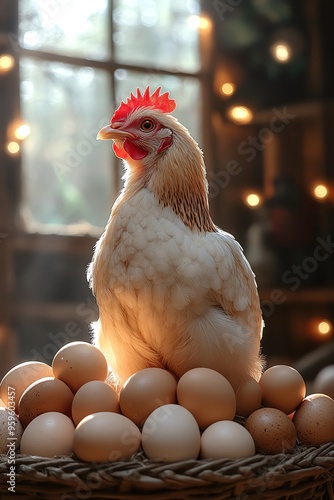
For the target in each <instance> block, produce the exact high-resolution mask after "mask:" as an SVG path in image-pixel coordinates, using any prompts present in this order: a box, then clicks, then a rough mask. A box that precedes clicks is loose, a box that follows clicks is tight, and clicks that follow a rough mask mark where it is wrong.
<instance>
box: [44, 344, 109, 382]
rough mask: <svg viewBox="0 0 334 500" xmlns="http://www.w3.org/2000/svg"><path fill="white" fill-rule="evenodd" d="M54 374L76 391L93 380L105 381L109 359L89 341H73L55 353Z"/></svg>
mask: <svg viewBox="0 0 334 500" xmlns="http://www.w3.org/2000/svg"><path fill="white" fill-rule="evenodd" d="M52 369H53V373H54V376H55V377H56V378H59V380H62V381H63V382H65V384H67V385H68V386H69V388H70V389H71V390H72V391H73V392H76V391H77V390H78V389H79V387H81V386H82V385H84V384H86V383H87V382H90V381H91V380H101V381H102V382H104V381H105V380H106V378H107V375H108V364H107V360H106V358H105V357H104V355H103V354H102V352H101V351H100V350H99V349H98V348H97V347H95V346H94V345H92V344H89V343H88V342H79V341H78V342H71V343H70V344H67V345H65V346H64V347H62V348H61V349H59V351H58V352H57V353H56V354H55V357H54V358H53V361H52Z"/></svg>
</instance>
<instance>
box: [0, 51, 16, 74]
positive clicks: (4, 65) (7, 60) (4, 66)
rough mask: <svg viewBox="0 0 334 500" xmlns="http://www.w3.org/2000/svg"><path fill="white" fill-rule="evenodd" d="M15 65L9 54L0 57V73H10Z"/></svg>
mask: <svg viewBox="0 0 334 500" xmlns="http://www.w3.org/2000/svg"><path fill="white" fill-rule="evenodd" d="M14 64H15V59H14V57H13V56H11V55H10V54H1V55H0V73H7V71H10V70H11V69H12V68H13V67H14Z"/></svg>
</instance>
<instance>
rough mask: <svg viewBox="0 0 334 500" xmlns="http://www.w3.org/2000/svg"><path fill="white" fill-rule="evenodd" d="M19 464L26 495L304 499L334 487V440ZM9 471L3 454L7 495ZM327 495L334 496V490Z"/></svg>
mask: <svg viewBox="0 0 334 500" xmlns="http://www.w3.org/2000/svg"><path fill="white" fill-rule="evenodd" d="M15 466H16V492H17V493H19V494H20V495H25V496H21V497H20V498H41V499H42V498H43V499H44V500H49V499H50V500H51V499H58V498H59V499H61V500H67V499H74V498H80V496H79V497H78V496H75V494H76V492H78V491H81V492H86V493H87V494H88V490H89V491H90V496H89V498H91V499H100V498H101V499H102V498H104V499H108V498H109V499H111V498H126V499H129V500H130V499H131V498H140V494H143V495H144V496H143V497H142V498H147V497H150V498H151V497H152V498H153V497H154V495H156V494H158V496H157V497H156V498H161V499H163V498H166V499H167V498H174V499H176V498H203V497H201V494H202V493H203V491H204V492H205V494H206V495H208V498H217V499H224V498H243V497H242V495H244V498H247V500H248V499H251V498H272V499H274V498H285V497H284V495H289V498H299V497H298V495H301V496H300V498H301V499H302V500H304V499H305V498H326V496H324V497H317V496H316V492H317V489H318V491H320V488H325V489H326V490H328V491H331V492H333V484H334V442H331V443H326V444H324V445H321V446H319V447H305V446H297V447H296V448H295V449H294V450H293V451H292V452H290V453H279V454H276V455H262V454H256V455H254V456H253V457H248V458H242V459H228V458H223V459H216V460H212V459H198V460H183V461H180V462H173V463H166V462H161V461H160V462H159V461H152V460H149V459H147V458H146V457H145V456H144V454H143V453H142V452H139V453H137V454H136V455H134V456H133V457H132V458H131V460H128V461H118V462H101V463H87V462H83V461H80V460H78V459H77V458H76V457H75V456H74V455H71V456H61V457H55V458H45V457H36V456H31V455H22V454H18V455H17V456H16V458H15ZM7 472H8V458H7V456H6V455H0V493H2V494H3V495H4V494H5V493H6V491H7V489H8V487H7V486H8V485H7V484H6V481H7V479H8V478H7V476H6V473H7ZM259 492H260V495H261V496H259ZM331 492H330V493H328V495H332V493H331ZM267 494H268V495H269V494H270V496H266V495H267ZM326 494H327V493H326ZM36 495H37V496H36ZM38 495H39V496H38ZM57 495H58V496H57ZM92 495H94V496H92ZM96 495H97V496H96ZM124 495H125V496H124ZM132 495H133V496H132ZM230 495H231V496H230ZM256 495H257V496H256ZM275 495H276V496H275ZM277 495H278V496H277ZM279 495H280V496H279ZM293 495H297V496H295V497H293ZM306 495H308V496H306ZM82 497H83V496H82ZM0 498H1V499H2V498H3V497H2V496H1V495H0ZM4 498H7V497H6V496H4ZM8 498H9V497H8ZM286 498H288V496H287V497H286ZM328 498H334V493H333V495H332V496H328Z"/></svg>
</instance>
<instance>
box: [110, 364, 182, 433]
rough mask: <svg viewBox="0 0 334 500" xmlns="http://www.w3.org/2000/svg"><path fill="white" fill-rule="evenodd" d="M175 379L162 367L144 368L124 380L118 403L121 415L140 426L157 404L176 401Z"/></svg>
mask: <svg viewBox="0 0 334 500" xmlns="http://www.w3.org/2000/svg"><path fill="white" fill-rule="evenodd" d="M176 385H177V382H176V379H175V377H174V375H173V374H172V373H170V372H169V371H167V370H163V369H162V368H145V369H143V370H140V371H139V372H137V373H134V374H133V375H132V376H131V377H129V378H128V380H127V381H126V382H125V384H124V386H123V388H122V390H121V392H120V395H119V404H120V407H121V411H122V413H123V415H125V416H126V417H128V418H130V419H131V420H132V422H134V423H135V424H136V425H138V426H139V427H141V426H142V425H143V424H144V422H145V420H146V418H147V417H148V416H149V415H150V413H152V411H153V410H155V409H156V408H158V407H159V406H162V405H165V404H169V403H175V402H176Z"/></svg>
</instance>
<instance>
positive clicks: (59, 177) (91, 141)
mask: <svg viewBox="0 0 334 500" xmlns="http://www.w3.org/2000/svg"><path fill="white" fill-rule="evenodd" d="M20 69H21V108H22V118H23V119H24V120H25V121H26V122H28V123H29V124H30V127H31V134H30V136H29V137H28V138H27V139H26V140H25V141H24V142H23V152H22V155H23V156H22V166H23V175H24V215H25V216H26V218H27V220H28V222H30V223H40V224H76V223H80V222H88V223H90V224H93V225H95V226H104V224H105V222H106V219H107V216H108V214H109V209H110V203H111V201H110V200H111V184H112V161H113V160H112V156H113V154H112V151H111V148H105V147H102V144H101V143H99V142H97V141H96V134H97V131H98V130H99V128H100V127H101V126H102V125H104V124H105V123H108V121H109V119H110V113H111V108H112V107H111V103H110V101H111V96H110V78H109V75H108V73H106V72H104V71H101V70H94V69H92V68H89V67H83V68H80V67H74V66H70V65H67V64H62V63H56V62H42V63H41V62H39V61H36V60H34V59H33V58H22V60H21V68H20Z"/></svg>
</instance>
